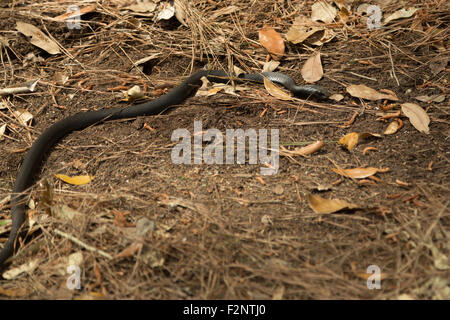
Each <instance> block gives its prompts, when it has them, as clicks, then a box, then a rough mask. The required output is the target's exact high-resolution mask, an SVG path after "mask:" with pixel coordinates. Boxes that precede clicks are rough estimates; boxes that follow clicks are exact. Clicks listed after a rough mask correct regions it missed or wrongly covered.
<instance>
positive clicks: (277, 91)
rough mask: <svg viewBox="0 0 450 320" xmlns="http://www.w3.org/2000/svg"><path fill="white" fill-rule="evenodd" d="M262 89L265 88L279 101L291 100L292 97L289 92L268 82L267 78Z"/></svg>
mask: <svg viewBox="0 0 450 320" xmlns="http://www.w3.org/2000/svg"><path fill="white" fill-rule="evenodd" d="M264 87H265V88H266V90H267V92H268V93H269V94H270V95H271V96H273V97H275V98H277V99H280V100H291V99H292V97H291V95H290V93H289V92H286V91H284V90H283V89H281V88H280V87H278V86H277V85H275V84H274V83H273V82H272V81H270V80H269V79H267V78H264Z"/></svg>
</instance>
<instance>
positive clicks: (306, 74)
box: [302, 52, 323, 82]
mask: <svg viewBox="0 0 450 320" xmlns="http://www.w3.org/2000/svg"><path fill="white" fill-rule="evenodd" d="M322 76H323V69H322V62H321V61H320V52H317V53H315V54H314V55H312V56H311V57H309V58H308V60H306V62H305V64H304V65H303V68H302V77H303V79H304V80H305V81H306V82H316V81H319V80H320V79H321V78H322Z"/></svg>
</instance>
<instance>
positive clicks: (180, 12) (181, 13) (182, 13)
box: [173, 0, 189, 27]
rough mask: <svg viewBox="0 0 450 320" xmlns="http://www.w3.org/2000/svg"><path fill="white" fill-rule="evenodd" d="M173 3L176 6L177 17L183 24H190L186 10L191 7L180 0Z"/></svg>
mask: <svg viewBox="0 0 450 320" xmlns="http://www.w3.org/2000/svg"><path fill="white" fill-rule="evenodd" d="M186 4H187V2H186ZM173 5H174V8H175V17H176V18H177V20H178V21H179V22H180V23H181V24H182V25H183V26H185V27H187V26H188V25H187V23H186V10H189V9H187V8H186V6H185V4H184V3H182V2H181V1H180V0H175V1H174V3H173Z"/></svg>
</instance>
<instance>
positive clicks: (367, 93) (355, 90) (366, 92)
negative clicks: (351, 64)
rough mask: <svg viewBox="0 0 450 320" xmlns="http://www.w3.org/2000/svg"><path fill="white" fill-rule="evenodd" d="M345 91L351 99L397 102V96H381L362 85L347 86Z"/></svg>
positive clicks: (381, 94)
mask: <svg viewBox="0 0 450 320" xmlns="http://www.w3.org/2000/svg"><path fill="white" fill-rule="evenodd" d="M346 90H347V92H348V93H349V94H350V95H351V96H352V97H356V98H362V99H366V100H381V99H387V100H393V101H397V100H398V98H397V96H396V95H395V94H394V93H393V92H392V93H393V94H383V93H380V92H378V91H376V90H375V89H372V88H369V87H367V86H365V85H363V84H352V85H349V86H348V87H347V88H346Z"/></svg>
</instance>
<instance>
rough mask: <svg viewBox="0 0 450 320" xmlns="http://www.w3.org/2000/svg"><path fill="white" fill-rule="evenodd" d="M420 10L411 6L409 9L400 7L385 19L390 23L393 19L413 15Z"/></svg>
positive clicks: (385, 21)
mask: <svg viewBox="0 0 450 320" xmlns="http://www.w3.org/2000/svg"><path fill="white" fill-rule="evenodd" d="M417 10H419V9H417V8H409V9H408V10H406V9H400V10H397V11H395V12H394V13H393V14H391V15H390V16H388V17H387V18H386V19H385V20H384V23H388V22H390V21H392V20H397V19H401V18H409V17H411V16H412V15H413V14H414V13H416V11H417Z"/></svg>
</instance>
